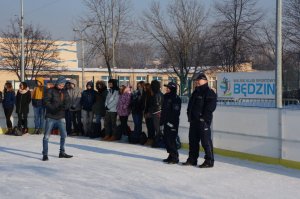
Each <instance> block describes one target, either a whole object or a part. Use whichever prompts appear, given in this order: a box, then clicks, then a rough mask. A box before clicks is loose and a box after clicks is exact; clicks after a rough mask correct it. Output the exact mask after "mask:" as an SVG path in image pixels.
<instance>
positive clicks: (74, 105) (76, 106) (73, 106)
mask: <svg viewBox="0 0 300 199" xmlns="http://www.w3.org/2000/svg"><path fill="white" fill-rule="evenodd" d="M69 82H70V83H71V84H74V85H75V87H74V88H69V89H67V93H68V95H69V97H70V103H69V104H68V109H69V111H80V110H81V103H80V101H81V91H80V89H79V88H78V87H77V81H76V80H75V79H71V80H70V81H69Z"/></svg>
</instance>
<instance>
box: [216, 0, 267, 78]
mask: <svg viewBox="0 0 300 199" xmlns="http://www.w3.org/2000/svg"><path fill="white" fill-rule="evenodd" d="M256 4H257V1H256V0H222V1H219V2H217V3H216V4H215V10H216V13H217V22H216V23H215V24H214V25H213V28H212V32H214V36H213V41H214V44H213V46H214V49H213V52H212V55H213V56H214V57H216V63H217V64H220V65H221V66H222V67H223V70H224V71H226V72H235V71H238V70H239V66H241V64H242V63H244V62H246V61H248V60H249V57H250V55H251V52H252V50H253V46H254V45H255V44H256V41H255V38H256V32H257V29H258V28H259V27H258V24H259V22H260V21H261V20H262V18H263V13H262V12H261V11H260V10H259V9H258V8H257V6H256Z"/></svg>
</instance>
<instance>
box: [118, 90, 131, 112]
mask: <svg viewBox="0 0 300 199" xmlns="http://www.w3.org/2000/svg"><path fill="white" fill-rule="evenodd" d="M130 100H131V93H130V88H129V87H127V88H125V90H124V93H123V94H121V95H119V100H118V103H117V113H118V115H119V116H128V115H129V114H130V107H129V105H130Z"/></svg>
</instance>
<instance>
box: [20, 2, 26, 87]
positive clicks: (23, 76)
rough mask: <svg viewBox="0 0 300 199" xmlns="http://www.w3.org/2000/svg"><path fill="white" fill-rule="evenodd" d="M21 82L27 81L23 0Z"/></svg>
mask: <svg viewBox="0 0 300 199" xmlns="http://www.w3.org/2000/svg"><path fill="white" fill-rule="evenodd" d="M20 29H21V81H22V82H24V81H25V66H24V62H25V60H24V59H25V58H24V12H23V0H21V26H20Z"/></svg>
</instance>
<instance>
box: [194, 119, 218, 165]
mask: <svg viewBox="0 0 300 199" xmlns="http://www.w3.org/2000/svg"><path fill="white" fill-rule="evenodd" d="M200 141H201V145H202V146H203V148H204V152H205V156H204V159H205V160H211V161H214V152H213V143H212V140H211V130H210V125H209V124H207V123H206V122H200V121H199V122H198V121H197V122H191V123H190V131H189V145H190V146H189V160H190V161H192V162H196V163H197V159H198V157H199V149H200V145H199V142H200Z"/></svg>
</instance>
